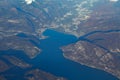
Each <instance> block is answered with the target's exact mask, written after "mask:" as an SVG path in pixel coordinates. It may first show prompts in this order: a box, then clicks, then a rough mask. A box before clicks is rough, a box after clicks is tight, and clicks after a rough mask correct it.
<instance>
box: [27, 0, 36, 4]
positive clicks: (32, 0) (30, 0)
mask: <svg viewBox="0 0 120 80" xmlns="http://www.w3.org/2000/svg"><path fill="white" fill-rule="evenodd" d="M34 1H35V0H25V2H26V4H32V2H34Z"/></svg>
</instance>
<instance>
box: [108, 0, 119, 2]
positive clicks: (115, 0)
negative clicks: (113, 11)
mask: <svg viewBox="0 0 120 80" xmlns="http://www.w3.org/2000/svg"><path fill="white" fill-rule="evenodd" d="M117 1H119V0H110V2H117Z"/></svg>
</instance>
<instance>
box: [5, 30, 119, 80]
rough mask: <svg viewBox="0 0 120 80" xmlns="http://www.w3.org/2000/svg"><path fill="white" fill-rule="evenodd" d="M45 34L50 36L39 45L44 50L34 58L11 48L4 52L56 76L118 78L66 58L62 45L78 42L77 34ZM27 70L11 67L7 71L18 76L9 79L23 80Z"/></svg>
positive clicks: (73, 79)
mask: <svg viewBox="0 0 120 80" xmlns="http://www.w3.org/2000/svg"><path fill="white" fill-rule="evenodd" d="M44 35H45V36H48V38H46V39H42V40H40V45H39V47H40V48H41V49H42V52H41V54H40V55H38V56H37V57H36V58H34V59H32V60H31V59H29V58H28V57H27V56H26V55H25V54H24V53H23V52H18V51H11V50H10V51H4V52H3V54H5V53H8V55H15V56H17V57H19V58H22V59H23V60H25V61H26V62H28V63H30V64H33V65H34V66H33V67H32V69H35V68H39V69H41V70H44V71H46V72H49V73H52V74H54V75H56V76H62V77H65V78H67V79H68V80H118V79H117V78H116V77H114V76H112V75H111V74H109V73H107V72H105V71H102V70H97V69H93V68H90V67H87V66H83V65H81V64H79V63H76V62H73V61H71V60H68V59H66V58H64V56H63V52H62V51H61V49H60V47H62V46H65V45H68V44H71V43H74V42H76V41H77V38H76V37H75V36H72V35H68V34H64V33H59V32H57V31H53V30H46V31H45V32H44ZM81 40H82V38H81ZM34 44H35V43H34ZM36 45H37V44H36ZM30 69H31V68H30ZM27 70H29V69H26V70H21V69H19V68H13V69H10V70H8V71H6V73H8V74H11V73H13V74H16V73H17V74H16V75H17V76H14V78H13V77H9V76H8V77H7V78H9V80H16V79H15V78H19V80H23V78H21V76H22V75H20V74H23V73H24V72H25V71H27ZM4 74H5V73H4Z"/></svg>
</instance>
